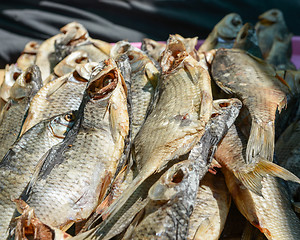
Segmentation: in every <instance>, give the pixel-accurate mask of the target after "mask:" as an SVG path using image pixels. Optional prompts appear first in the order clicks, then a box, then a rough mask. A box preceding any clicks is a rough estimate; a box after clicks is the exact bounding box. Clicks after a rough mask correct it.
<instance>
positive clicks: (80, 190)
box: [0, 9, 300, 240]
mask: <svg viewBox="0 0 300 240" xmlns="http://www.w3.org/2000/svg"><path fill="white" fill-rule="evenodd" d="M291 36H292V34H291V33H289V31H288V29H287V27H286V25H285V23H284V19H283V15H282V13H281V12H280V11H279V10H276V9H272V10H270V11H268V12H266V13H264V14H262V15H261V16H259V22H258V23H257V24H256V26H255V28H254V27H253V25H252V24H250V23H246V24H244V25H243V24H242V18H241V17H240V16H239V15H238V14H236V13H231V14H228V15H227V16H225V17H224V18H223V19H222V20H221V21H220V22H219V23H218V24H217V25H216V26H215V27H214V29H213V31H212V32H211V33H210V34H209V36H208V37H207V39H206V40H205V42H204V43H203V44H202V45H201V46H200V48H199V49H198V50H196V45H197V42H198V41H197V37H195V38H183V37H182V36H180V35H178V34H175V35H170V36H169V39H168V40H167V42H166V43H160V42H156V41H154V40H151V39H144V40H143V42H142V47H141V49H139V48H136V47H134V46H133V45H131V44H130V43H129V42H127V41H120V42H117V43H116V44H114V45H111V44H109V43H106V42H103V41H100V40H96V39H92V38H91V37H90V36H89V34H88V32H87V30H86V29H85V28H84V27H83V26H82V25H81V24H79V23H76V22H73V23H70V24H68V25H66V26H64V27H63V28H61V33H59V34H57V35H55V36H53V37H51V38H50V39H48V40H46V41H45V42H43V43H42V44H41V45H39V44H38V43H36V42H30V43H28V44H27V45H26V46H25V49H24V52H23V53H22V54H21V56H20V57H19V59H18V60H17V62H16V64H11V65H7V67H6V69H5V70H3V71H2V72H4V75H3V79H1V87H0V169H1V171H0V175H1V176H0V183H1V185H0V238H1V239H17V240H26V239H27V240H30V239H34V240H47V239H52V240H62V239H74V240H76V239H78V240H82V239H123V240H126V239H191V240H192V239H195V240H196V239H244V240H245V239H264V238H267V239H280V240H283V239H299V236H300V220H299V218H298V216H297V213H299V208H300V206H299V202H300V185H299V183H300V179H299V178H298V177H300V165H299V163H298V162H297V161H298V159H299V156H300V145H299V141H297V139H299V132H300V131H299V129H300V127H299V126H300V107H299V105H300V97H299V96H300V85H299V76H300V74H299V73H298V71H297V70H296V68H295V66H294V65H293V64H292V63H291V61H290V57H291ZM273 161H274V162H273ZM276 163H278V164H279V165H277V164H276ZM290 171H291V172H290ZM292 172H293V173H292ZM282 179H283V180H286V181H288V182H287V183H288V184H286V182H283V181H282ZM285 184H286V185H285ZM231 199H233V201H234V203H235V206H236V207H237V209H238V210H239V212H240V213H241V214H242V215H243V216H244V217H242V215H236V216H234V214H236V213H237V211H235V213H234V207H230V206H231V205H233V204H231ZM226 219H227V220H226ZM239 219H240V220H239ZM235 221H241V222H242V223H244V225H245V227H243V226H242V227H239V228H237V227H236V226H237V225H236V222H235ZM249 223H250V224H249ZM233 228H236V229H237V231H235V234H234V233H233V232H234V231H232V229H233Z"/></svg>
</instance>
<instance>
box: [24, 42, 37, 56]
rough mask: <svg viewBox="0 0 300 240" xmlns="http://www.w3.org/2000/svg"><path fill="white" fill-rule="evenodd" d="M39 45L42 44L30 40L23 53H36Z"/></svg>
mask: <svg viewBox="0 0 300 240" xmlns="http://www.w3.org/2000/svg"><path fill="white" fill-rule="evenodd" d="M39 47H40V45H39V44H38V43H37V42H35V41H30V42H28V43H27V44H26V45H25V48H24V50H23V53H29V54H36V53H37V51H38V49H39ZM23 53H22V54H23Z"/></svg>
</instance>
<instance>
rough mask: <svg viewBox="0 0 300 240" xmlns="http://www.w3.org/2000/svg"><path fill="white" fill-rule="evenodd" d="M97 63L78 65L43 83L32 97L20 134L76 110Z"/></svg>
mask: <svg viewBox="0 0 300 240" xmlns="http://www.w3.org/2000/svg"><path fill="white" fill-rule="evenodd" d="M96 65H97V63H87V64H83V65H79V66H77V67H76V69H75V70H74V71H73V72H71V73H69V74H66V75H64V76H62V77H60V78H58V79H55V80H54V81H52V82H49V83H47V84H46V85H44V86H43V87H42V88H41V89H40V90H39V91H38V93H37V94H36V96H35V97H34V98H33V99H32V101H31V103H30V107H29V109H28V115H27V117H26V119H25V122H24V124H23V127H22V131H21V135H22V134H24V133H25V132H26V131H28V129H30V128H31V127H32V126H34V125H35V124H37V123H39V122H40V121H42V120H45V119H48V118H51V117H52V116H55V115H58V114H62V113H64V112H67V111H70V110H77V109H78V108H79V105H80V103H81V101H82V97H83V93H84V90H85V88H86V84H87V81H88V79H89V78H90V75H91V72H92V68H93V67H95V66H96Z"/></svg>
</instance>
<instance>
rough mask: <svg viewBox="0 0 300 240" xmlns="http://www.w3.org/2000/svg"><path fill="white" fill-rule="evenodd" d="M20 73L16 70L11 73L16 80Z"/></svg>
mask: <svg viewBox="0 0 300 240" xmlns="http://www.w3.org/2000/svg"><path fill="white" fill-rule="evenodd" d="M20 75H21V73H18V72H14V74H13V79H14V80H15V81H16V80H17V78H18V77H19V76H20Z"/></svg>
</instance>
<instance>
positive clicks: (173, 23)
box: [0, 0, 300, 68]
mask: <svg viewBox="0 0 300 240" xmlns="http://www.w3.org/2000/svg"><path fill="white" fill-rule="evenodd" d="M4 2H5V3H4ZM271 8H278V9H280V10H282V11H283V14H284V16H285V20H286V23H287V26H288V27H289V29H290V31H291V32H292V33H294V35H300V18H299V17H298V16H299V13H300V0H299V1H298V0H284V1H283V0H282V1H280V0H272V1H271V0H240V1H239V0H231V1H228V0H227V1H222V0H198V1H196V0H187V1H184V0H152V1H151V0H148V1H146V0H142V1H137V0H135V1H133V0H123V1H120V0H115V1H114V0H104V1H101V0H65V1H42V0H39V1H34V0H22V1H21V0H19V1H17V0H5V1H4V0H1V2H0V68H4V66H5V64H6V63H13V62H15V61H16V59H17V57H18V56H19V54H20V52H21V51H22V50H23V48H24V46H25V44H26V43H27V42H28V41H31V40H35V41H38V42H41V41H42V40H45V39H47V38H49V37H51V36H53V35H55V34H57V33H58V32H59V29H60V28H61V27H62V26H64V25H65V24H67V23H69V22H72V21H77V22H79V23H81V24H83V25H84V26H85V27H86V28H87V30H88V31H89V34H90V36H91V37H93V38H97V39H101V40H105V41H108V42H116V41H119V40H122V39H127V40H129V41H141V40H142V39H143V38H145V37H148V38H152V39H154V40H166V39H167V38H168V35H169V34H174V33H179V34H181V35H182V36H184V37H194V36H198V37H199V39H204V38H206V36H207V35H208V34H209V32H210V31H211V30H212V28H213V27H214V25H215V24H216V23H217V22H219V21H220V20H221V19H222V18H223V17H224V16H225V15H226V14H228V13H231V12H236V13H238V14H240V15H241V17H242V19H243V21H244V22H251V23H253V24H255V23H256V22H257V17H258V15H260V14H261V13H263V12H265V11H267V10H269V9H271Z"/></svg>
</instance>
